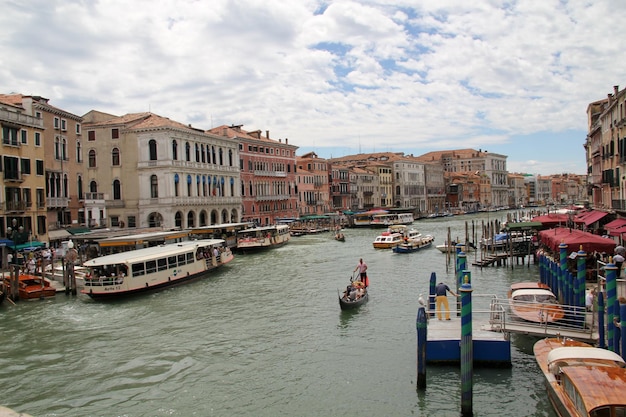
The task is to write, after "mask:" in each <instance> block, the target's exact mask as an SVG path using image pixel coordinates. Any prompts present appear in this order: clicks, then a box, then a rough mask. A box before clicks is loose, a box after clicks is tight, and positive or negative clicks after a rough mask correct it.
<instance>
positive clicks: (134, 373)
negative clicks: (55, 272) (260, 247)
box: [0, 214, 554, 417]
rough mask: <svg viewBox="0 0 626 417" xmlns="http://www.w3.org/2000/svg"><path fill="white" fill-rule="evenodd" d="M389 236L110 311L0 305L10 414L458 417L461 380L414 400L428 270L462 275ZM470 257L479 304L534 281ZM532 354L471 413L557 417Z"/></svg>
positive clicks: (244, 263)
mask: <svg viewBox="0 0 626 417" xmlns="http://www.w3.org/2000/svg"><path fill="white" fill-rule="evenodd" d="M485 216H486V215H482V216H480V215H472V216H460V217H454V218H445V219H433V220H421V221H418V222H415V223H414V227H417V228H419V229H420V231H421V232H422V233H425V234H432V235H434V236H435V243H436V244H437V243H443V241H444V240H445V237H446V235H447V228H448V227H450V228H451V230H452V234H453V236H455V235H456V236H463V235H464V234H465V231H464V230H465V229H464V228H465V222H468V221H469V222H471V221H472V220H474V221H475V222H480V221H483V220H485V218H486V217H485ZM492 217H493V214H492ZM500 217H501V216H500ZM500 217H499V219H500ZM379 232H380V230H373V229H348V230H346V231H345V235H346V242H344V243H342V242H337V241H335V240H334V239H333V238H332V234H330V233H328V234H319V235H312V236H302V237H294V238H292V240H291V242H290V243H289V244H288V245H286V246H284V247H282V248H279V249H275V250H272V251H270V252H265V253H257V254H246V255H239V256H237V257H236V259H235V261H233V262H232V263H230V264H229V265H228V266H227V267H225V268H223V269H222V270H220V271H218V272H217V273H215V274H213V275H210V276H208V277H207V278H206V279H203V280H201V281H196V282H194V283H190V284H187V285H184V286H181V287H177V288H171V289H168V290H165V291H162V292H159V293H155V294H151V295H147V296H142V297H137V298H133V299H129V300H125V301H120V302H115V303H96V302H93V301H91V300H90V299H88V298H86V297H83V296H78V297H71V296H70V297H66V296H65V295H58V296H57V297H56V299H55V300H52V301H36V302H20V303H18V305H17V306H11V305H10V304H7V303H6V302H5V304H4V305H3V306H1V307H0V334H1V335H2V339H1V341H2V342H1V344H0V381H2V385H1V391H0V392H1V397H0V398H1V400H0V404H1V405H4V406H7V407H10V408H12V409H14V410H16V411H20V412H24V413H28V414H31V415H33V416H129V417H133V416H272V417H273V416H342V417H348V416H359V417H363V416H398V417H406V416H411V415H414V416H458V415H460V409H461V407H460V402H461V391H460V373H459V369H458V368H456V367H434V366H429V367H428V368H427V388H426V390H425V391H418V390H417V389H416V332H415V316H416V312H417V308H418V303H417V296H418V294H419V293H427V292H428V282H429V278H430V275H431V272H435V273H436V274H437V276H438V278H440V279H441V280H446V281H447V282H449V283H453V282H454V275H453V274H454V273H453V270H452V268H451V267H447V266H446V262H445V259H446V257H445V255H443V254H441V253H440V252H438V251H437V250H436V249H435V248H434V247H433V248H431V249H426V250H424V251H420V252H417V253H413V254H394V253H392V252H391V251H390V250H375V249H373V247H372V244H371V242H372V241H373V240H374V238H375V237H376V235H377V234H378V233H379ZM473 256H474V255H472V254H469V255H468V264H469V265H470V266H469V269H470V270H472V281H473V287H474V293H475V294H480V293H484V294H499V295H501V296H505V294H506V290H507V288H508V286H509V285H510V283H511V282H514V281H520V280H524V279H537V278H538V269H537V267H536V266H534V265H533V266H531V267H530V268H529V267H528V266H527V265H526V266H521V265H520V266H517V267H515V268H504V267H499V268H498V267H490V268H484V269H482V270H480V269H478V268H476V267H472V266H471V260H472V259H473ZM360 257H363V259H364V260H365V261H366V262H367V263H368V264H369V276H370V280H371V287H370V301H369V302H368V303H367V304H366V305H364V306H363V307H361V308H360V309H359V310H357V311H354V312H342V311H341V310H340V309H339V304H338V302H337V291H338V289H340V288H343V287H345V284H346V283H347V281H348V279H349V277H350V275H351V273H352V271H353V270H354V268H355V266H356V263H357V262H358V259H359V258H360ZM534 341H535V339H532V338H525V337H523V336H513V338H512V357H513V366H512V368H510V369H481V368H479V369H475V371H474V390H473V393H474V396H473V410H474V415H475V416H512V417H513V416H520V417H521V416H554V414H553V411H552V409H551V406H550V404H549V401H548V399H547V397H546V393H545V388H544V385H543V376H542V375H541V373H540V371H539V369H538V367H537V365H536V363H535V360H534V357H533V355H532V345H533V343H534Z"/></svg>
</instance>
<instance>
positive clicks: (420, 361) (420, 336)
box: [415, 307, 428, 389]
mask: <svg viewBox="0 0 626 417" xmlns="http://www.w3.org/2000/svg"><path fill="white" fill-rule="evenodd" d="M415 327H416V328H417V388H418V389H425V388H426V341H427V338H426V336H427V332H428V330H427V328H428V326H427V318H426V308H425V307H420V308H418V309H417V318H416V319H415Z"/></svg>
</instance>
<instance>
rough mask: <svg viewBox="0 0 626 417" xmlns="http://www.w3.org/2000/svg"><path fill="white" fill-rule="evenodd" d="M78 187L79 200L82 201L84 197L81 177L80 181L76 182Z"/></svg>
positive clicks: (79, 177)
mask: <svg viewBox="0 0 626 417" xmlns="http://www.w3.org/2000/svg"><path fill="white" fill-rule="evenodd" d="M76 185H77V188H78V190H77V191H78V199H79V200H82V199H83V198H84V196H83V177H81V176H80V175H79V176H78V179H77V180H76Z"/></svg>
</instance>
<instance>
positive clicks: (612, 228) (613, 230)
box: [604, 219, 626, 236]
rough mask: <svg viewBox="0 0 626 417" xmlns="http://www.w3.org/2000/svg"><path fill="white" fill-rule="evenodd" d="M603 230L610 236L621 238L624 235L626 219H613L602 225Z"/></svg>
mask: <svg viewBox="0 0 626 417" xmlns="http://www.w3.org/2000/svg"><path fill="white" fill-rule="evenodd" d="M604 229H605V230H606V231H607V232H608V233H609V235H611V236H621V235H622V234H623V233H626V219H615V220H613V221H612V222H608V223H607V224H605V225H604Z"/></svg>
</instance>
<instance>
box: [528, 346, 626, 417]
mask: <svg viewBox="0 0 626 417" xmlns="http://www.w3.org/2000/svg"><path fill="white" fill-rule="evenodd" d="M533 351H534V354H535V359H536V360H537V363H538V364H539V368H541V371H542V372H543V374H544V377H545V379H546V387H547V391H548V398H549V399H550V402H551V403H552V406H553V407H554V410H555V411H556V414H557V415H559V416H563V417H574V416H576V417H579V416H587V417H590V416H591V417H599V416H618V415H626V395H624V393H626V369H625V368H626V363H625V362H624V359H623V358H622V357H620V356H619V355H618V354H617V353H615V352H611V351H609V350H606V349H601V348H596V347H593V346H592V345H589V344H587V343H583V342H578V341H575V340H572V339H562V338H547V339H543V340H540V341H538V342H537V343H535V345H534V347H533Z"/></svg>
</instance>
